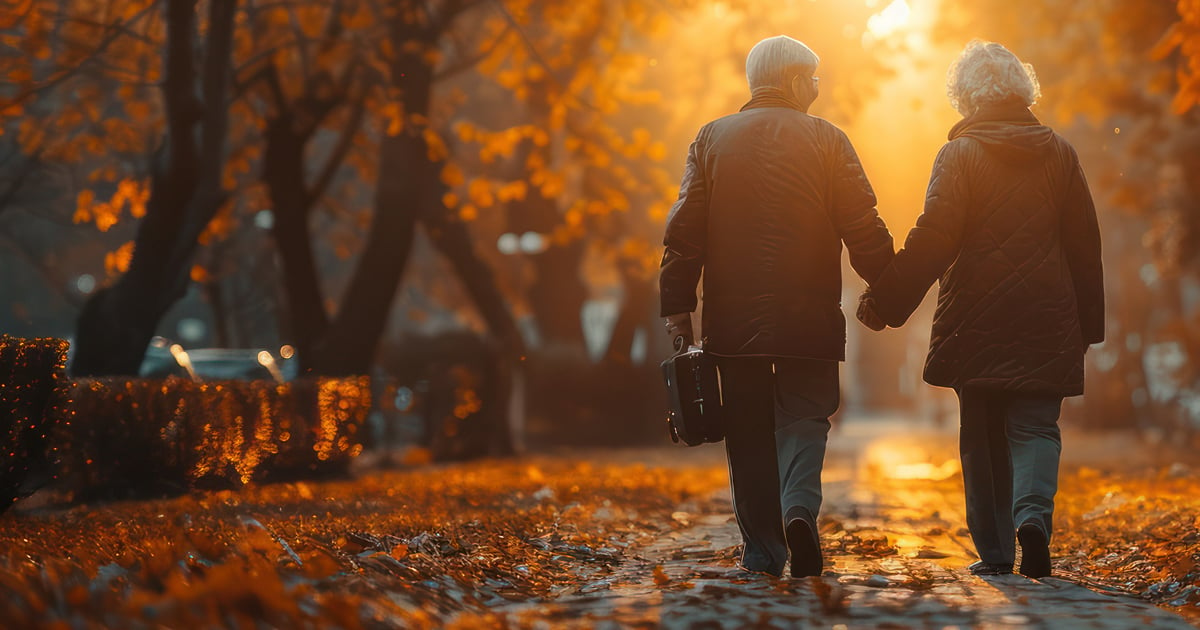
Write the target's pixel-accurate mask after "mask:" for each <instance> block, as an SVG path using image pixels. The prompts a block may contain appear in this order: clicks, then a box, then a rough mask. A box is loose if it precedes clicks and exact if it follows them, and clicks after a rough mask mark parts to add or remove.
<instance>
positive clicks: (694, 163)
mask: <svg viewBox="0 0 1200 630" xmlns="http://www.w3.org/2000/svg"><path fill="white" fill-rule="evenodd" d="M703 137H704V130H703V129H701V130H700V134H699V135H697V136H696V140H695V141H694V142H692V146H691V147H690V148H688V157H687V167H686V169H685V170H684V173H683V184H682V185H681V186H680V188H679V199H678V200H676V201H675V205H674V206H673V207H672V208H671V212H670V214H669V215H667V231H666V236H664V237H663V245H665V246H666V251H664V252H663V258H662V265H661V268H660V270H659V278H658V284H659V292H660V294H661V299H662V309H661V313H660V314H661V315H662V316H663V317H666V316H668V315H675V314H678V313H690V312H692V311H694V310H696V285H697V284H698V283H699V282H700V272H701V271H702V270H703V268H704V258H705V249H706V246H707V241H708V186H707V183H706V182H705V181H704V164H703V163H702V161H701V160H702V155H703V152H704V151H703Z"/></svg>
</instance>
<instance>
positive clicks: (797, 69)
mask: <svg viewBox="0 0 1200 630" xmlns="http://www.w3.org/2000/svg"><path fill="white" fill-rule="evenodd" d="M819 62H820V59H819V58H817V53H814V52H813V51H812V49H811V48H809V47H808V46H805V45H804V43H803V42H801V41H799V40H795V39H792V38H791V37H788V36H787V35H776V36H775V37H768V38H766V39H764V40H762V41H761V42H758V43H757V44H755V45H754V48H751V49H750V54H749V55H747V56H746V82H747V83H749V84H750V90H751V91H754V90H755V89H757V88H760V87H778V88H783V87H787V85H788V83H789V82H790V81H791V80H792V78H793V77H796V76H798V75H810V76H811V75H812V73H813V72H814V71H815V70H816V69H817V63H819Z"/></svg>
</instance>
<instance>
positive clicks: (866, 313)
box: [855, 291, 887, 331]
mask: <svg viewBox="0 0 1200 630" xmlns="http://www.w3.org/2000/svg"><path fill="white" fill-rule="evenodd" d="M855 315H856V316H857V317H858V321H860V322H862V324H863V326H866V327H867V328H870V329H871V330H874V331H880V330H883V329H884V328H887V324H886V323H884V321H883V318H881V317H880V316H879V313H876V312H875V300H874V299H873V298H872V297H871V292H870V291H866V292H864V293H863V294H862V297H860V298H858V312H857V313H855Z"/></svg>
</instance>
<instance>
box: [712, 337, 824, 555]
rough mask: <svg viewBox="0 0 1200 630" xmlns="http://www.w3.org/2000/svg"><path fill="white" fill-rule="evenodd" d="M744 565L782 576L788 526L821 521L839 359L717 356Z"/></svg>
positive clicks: (726, 442)
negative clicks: (798, 520)
mask: <svg viewBox="0 0 1200 630" xmlns="http://www.w3.org/2000/svg"><path fill="white" fill-rule="evenodd" d="M718 367H719V369H720V372H721V392H722V399H723V401H724V408H725V414H724V415H725V452H726V455H727V456H728V458H729V478H730V481H731V485H732V487H733V509H734V514H735V515H736V516H737V522H738V528H739V529H740V530H741V533H742V541H743V542H744V543H745V546H744V548H743V550H742V560H741V564H742V566H743V567H744V568H746V569H749V570H751V571H762V572H766V573H772V574H775V575H780V574H782V573H783V569H784V567H785V566H786V564H787V553H788V548H787V541H786V540H785V538H784V533H783V532H784V525H785V523H786V522H787V521H789V520H791V519H792V518H804V519H807V520H808V521H809V522H810V523H812V524H813V525H814V531H815V525H816V519H817V513H818V512H819V511H820V509H821V467H822V465H823V464H824V461H825V442H826V439H827V436H828V433H829V416H831V415H833V413H834V412H835V411H837V408H838V403H839V390H838V364H837V362H836V361H820V360H815V359H770V358H763V357H735V358H726V357H722V358H719V359H718Z"/></svg>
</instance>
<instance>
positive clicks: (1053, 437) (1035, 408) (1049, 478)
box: [958, 387, 1062, 564]
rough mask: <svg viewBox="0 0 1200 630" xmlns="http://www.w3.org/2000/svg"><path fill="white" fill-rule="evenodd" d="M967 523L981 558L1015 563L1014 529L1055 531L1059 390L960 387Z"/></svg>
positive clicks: (1047, 534)
mask: <svg viewBox="0 0 1200 630" xmlns="http://www.w3.org/2000/svg"><path fill="white" fill-rule="evenodd" d="M958 399H959V405H960V406H959V413H960V430H959V453H960V455H961V457H962V471H963V485H964V486H965V489H966V502H967V528H968V529H970V531H971V539H972V540H973V541H974V542H975V550H976V552H978V553H979V559H980V560H983V561H984V562H988V563H992V564H1012V563H1013V560H1014V558H1015V556H1016V544H1015V542H1014V538H1015V536H1016V530H1017V528H1018V527H1020V526H1021V525H1024V524H1025V523H1033V524H1035V525H1037V526H1038V527H1041V528H1042V531H1043V532H1045V533H1046V538H1047V540H1049V538H1050V533H1051V532H1052V531H1053V529H1052V527H1053V523H1052V517H1053V514H1054V494H1055V493H1056V492H1057V491H1058V459H1059V455H1060V454H1061V453H1062V436H1061V434H1060V433H1059V429H1058V416H1059V413H1060V412H1061V409H1062V396H1056V395H1039V394H1026V393H1021V392H1005V391H1000V390H988V389H974V388H969V387H968V388H965V389H960V390H958Z"/></svg>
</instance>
